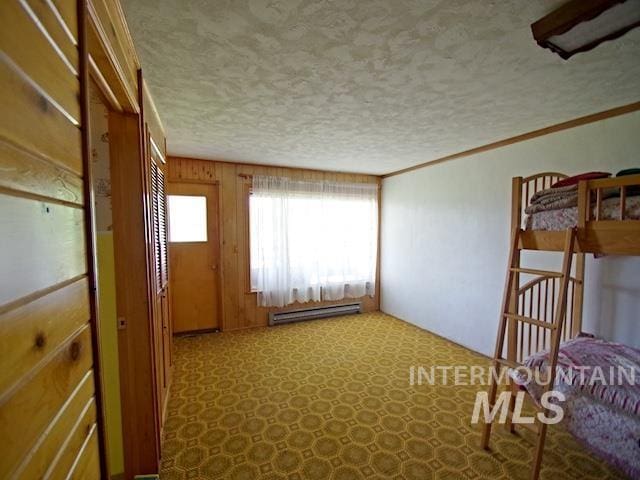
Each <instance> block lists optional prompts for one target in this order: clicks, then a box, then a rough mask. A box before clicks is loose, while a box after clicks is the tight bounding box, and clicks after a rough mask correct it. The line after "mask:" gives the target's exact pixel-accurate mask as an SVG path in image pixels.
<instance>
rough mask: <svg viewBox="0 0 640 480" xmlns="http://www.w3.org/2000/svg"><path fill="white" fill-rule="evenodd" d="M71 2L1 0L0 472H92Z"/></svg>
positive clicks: (79, 39)
mask: <svg viewBox="0 0 640 480" xmlns="http://www.w3.org/2000/svg"><path fill="white" fill-rule="evenodd" d="M80 5H84V4H83V3H80V2H77V1H76V0H53V3H51V2H47V1H41V0H4V1H2V2H0V13H1V15H0V18H1V20H0V22H1V25H0V49H1V50H2V55H1V56H0V110H1V111H2V114H1V115H0V171H2V178H1V179H0V229H1V230H2V234H3V239H2V247H3V248H2V249H1V250H0V265H1V268H2V277H1V278H0V348H1V351H2V355H1V356H0V438H2V442H3V445H2V448H1V449H0V478H29V479H30V478H42V477H45V478H49V477H48V474H49V473H51V472H52V471H53V470H55V469H58V471H59V472H60V476H61V477H64V478H66V477H67V476H69V475H72V474H73V470H74V468H76V467H74V465H76V466H82V467H83V468H85V470H84V473H83V475H84V476H85V477H86V478H96V479H97V478H100V476H101V455H98V456H97V457H96V455H93V456H91V457H87V458H90V459H91V461H88V462H84V463H80V462H75V460H74V461H72V462H71V463H70V464H68V465H65V464H62V463H60V460H61V458H63V457H64V456H65V455H68V454H69V455H71V456H72V457H73V458H74V459H75V458H80V457H79V456H78V453H79V451H76V452H72V451H71V450H69V448H70V446H71V442H70V441H69V438H70V437H69V436H68V435H69V432H70V430H73V429H74V426H76V428H75V430H74V431H77V430H78V429H79V430H82V434H83V436H86V434H87V432H88V431H89V430H91V431H93V434H92V440H91V444H92V445H95V446H94V450H93V451H94V452H95V453H96V454H100V452H101V450H100V446H99V445H100V443H99V442H98V441H100V442H101V441H102V434H101V430H100V432H99V428H98V426H99V421H98V419H99V416H100V404H101V398H100V395H99V393H97V392H99V388H100V383H99V380H98V379H99V375H98V374H97V373H95V372H94V366H96V365H97V363H96V362H97V359H96V358H95V357H94V348H93V344H94V342H95V341H96V339H97V333H96V331H97V330H96V329H97V320H96V318H95V316H94V315H93V305H94V299H95V297H94V295H93V293H91V287H90V285H92V284H93V283H92V282H93V270H92V267H91V262H89V258H90V256H91V253H90V252H91V242H90V241H89V239H90V238H91V228H90V223H88V222H87V219H90V218H91V215H90V211H88V210H87V209H90V208H91V205H90V203H89V202H87V201H86V199H87V198H88V197H89V195H90V191H89V190H88V182H87V181H86V179H87V177H88V172H87V165H88V164H89V160H90V159H89V155H88V149H87V143H86V141H87V136H86V128H84V124H83V122H84V118H85V117H86V115H85V114H84V112H85V111H86V110H85V105H86V103H85V101H86V95H85V92H84V89H83V87H84V85H86V81H87V76H86V69H85V68H84V67H85V66H86V63H85V62H84V61H83V55H82V51H83V48H84V46H85V43H84V39H83V35H81V33H82V32H83V29H82V28H80V26H81V25H82V21H81V18H82V16H80V17H79V16H78V14H79V13H80V14H82V15H84V11H83V10H82V8H80ZM87 232H88V233H87ZM99 433H100V434H99ZM96 458H97V460H98V461H97V462H96Z"/></svg>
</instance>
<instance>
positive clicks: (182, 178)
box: [168, 157, 380, 330]
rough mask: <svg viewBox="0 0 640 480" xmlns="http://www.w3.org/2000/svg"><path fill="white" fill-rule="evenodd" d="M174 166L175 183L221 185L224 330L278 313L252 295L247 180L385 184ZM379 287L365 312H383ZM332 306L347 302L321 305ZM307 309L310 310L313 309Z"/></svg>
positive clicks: (319, 174) (271, 170)
mask: <svg viewBox="0 0 640 480" xmlns="http://www.w3.org/2000/svg"><path fill="white" fill-rule="evenodd" d="M168 163H169V181H170V182H205V183H206V182H218V183H219V185H220V188H219V191H220V197H221V198H220V200H221V202H220V212H219V213H220V215H219V217H220V231H221V236H222V238H221V249H220V251H221V258H220V263H221V265H222V271H221V275H222V315H223V319H222V328H223V330H236V329H242V328H250V327H258V326H266V325H267V323H268V313H269V312H270V311H271V310H276V309H274V308H265V307H259V306H258V304H257V298H256V294H255V293H251V292H249V285H248V272H249V245H248V225H249V209H248V207H249V205H248V186H249V185H250V180H249V179H247V178H245V177H243V175H245V176H246V175H277V176H283V177H291V178H299V179H308V180H328V181H342V182H363V183H380V179H379V177H375V176H371V175H361V174H349V173H336V172H323V171H317V170H303V169H294V168H284V167H268V166H259V165H250V164H237V163H228V162H216V161H209V160H197V159H190V158H178V157H169V160H168ZM378 270H379V269H378ZM378 277H379V272H378ZM379 284H380V282H379V278H378V281H377V282H376V295H375V296H374V297H373V298H371V297H363V298H362V299H360V300H361V301H362V305H363V309H364V310H365V311H375V310H378V308H379V298H380V295H379ZM332 303H344V300H340V301H337V302H322V303H321V304H320V305H323V304H332ZM306 305H307V306H308V305H309V304H306ZM316 305H319V304H316ZM300 307H301V305H299V304H294V305H290V306H289V307H288V309H295V308H300ZM277 310H285V309H277Z"/></svg>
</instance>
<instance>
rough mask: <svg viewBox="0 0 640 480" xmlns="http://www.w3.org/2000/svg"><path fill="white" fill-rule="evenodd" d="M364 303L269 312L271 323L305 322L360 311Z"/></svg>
mask: <svg viewBox="0 0 640 480" xmlns="http://www.w3.org/2000/svg"><path fill="white" fill-rule="evenodd" d="M361 311H362V305H361V304H360V303H348V304H345V305H330V306H328V307H314V308H302V309H300V310H289V311H288V312H275V313H270V314H269V325H283V324H285V323H293V322H304V321H306V320H315V319H317V318H327V317H337V316H339V315H350V314H353V313H360V312H361Z"/></svg>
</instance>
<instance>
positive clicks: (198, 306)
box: [167, 182, 222, 333]
mask: <svg viewBox="0 0 640 480" xmlns="http://www.w3.org/2000/svg"><path fill="white" fill-rule="evenodd" d="M167 190H168V191H167V193H168V197H167V200H168V201H167V203H168V207H169V208H168V210H169V243H170V244H171V246H170V248H169V272H170V285H171V288H170V290H171V318H172V319H173V331H174V333H185V332H197V331H212V330H216V329H219V328H220V319H221V317H222V315H221V301H220V231H219V221H218V212H219V191H218V185H217V184H213V183H175V182H170V183H169V184H168V186H167Z"/></svg>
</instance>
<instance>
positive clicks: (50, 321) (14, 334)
mask: <svg viewBox="0 0 640 480" xmlns="http://www.w3.org/2000/svg"><path fill="white" fill-rule="evenodd" d="M88 288H89V287H88V284H87V279H86V278H82V279H80V280H77V281H75V282H73V283H71V284H70V285H66V286H64V287H62V288H60V289H58V290H54V291H53V292H51V293H48V294H46V295H44V296H42V297H40V298H38V299H36V300H34V301H32V302H29V303H27V304H25V305H23V306H21V307H18V308H15V309H13V310H10V311H8V312H5V313H3V314H0V351H2V355H0V392H3V391H5V390H7V389H8V388H9V387H10V386H11V385H12V384H14V383H15V382H16V381H17V380H18V379H20V378H21V377H22V376H23V375H25V374H27V373H28V372H29V371H31V370H32V369H33V368H34V367H35V366H36V365H37V364H38V363H39V362H41V361H42V360H43V359H46V358H47V356H48V355H50V354H51V352H52V351H53V350H55V349H56V348H58V347H59V345H60V344H61V343H62V342H64V341H65V340H66V339H67V338H69V337H70V336H71V335H72V334H74V333H75V332H77V331H78V329H79V328H80V327H82V326H83V325H85V324H86V323H87V322H88V321H89V316H90V312H89V290H88Z"/></svg>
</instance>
